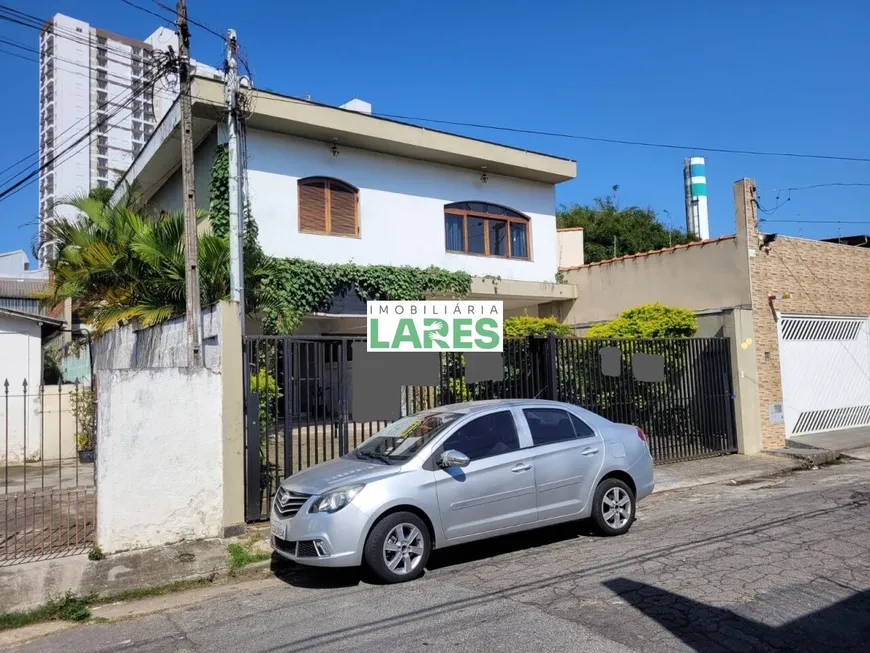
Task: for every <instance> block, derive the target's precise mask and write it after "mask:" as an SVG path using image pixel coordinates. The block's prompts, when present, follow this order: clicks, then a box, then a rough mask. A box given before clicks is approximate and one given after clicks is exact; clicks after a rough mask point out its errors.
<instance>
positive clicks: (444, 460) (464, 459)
mask: <svg viewBox="0 0 870 653" xmlns="http://www.w3.org/2000/svg"><path fill="white" fill-rule="evenodd" d="M470 462H471V459H470V458H469V457H468V456H466V455H465V454H464V453H462V452H460V451H456V449H450V450H448V451H445V452H444V453H442V454H441V456H440V457H439V458H438V466H439V467H441V468H443V469H447V468H448V467H468V464H469V463H470Z"/></svg>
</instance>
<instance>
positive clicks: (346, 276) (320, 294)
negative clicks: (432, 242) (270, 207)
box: [209, 145, 471, 334]
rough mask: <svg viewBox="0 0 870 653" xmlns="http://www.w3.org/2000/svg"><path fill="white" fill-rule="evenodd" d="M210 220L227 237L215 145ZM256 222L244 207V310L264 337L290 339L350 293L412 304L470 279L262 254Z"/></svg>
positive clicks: (224, 175)
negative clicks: (259, 321)
mask: <svg viewBox="0 0 870 653" xmlns="http://www.w3.org/2000/svg"><path fill="white" fill-rule="evenodd" d="M209 193H210V220H211V228H212V231H213V232H214V233H215V234H217V235H220V236H224V237H228V235H229V152H228V150H227V146H226V145H221V146H218V149H217V152H216V154H215V161H214V165H213V167H212V176H211V182H210V185H209ZM257 233H258V230H257V223H256V221H255V220H254V218H253V216H252V215H251V212H250V208H249V207H248V206H246V207H245V253H244V256H245V258H244V265H245V286H246V292H245V297H246V298H245V302H246V304H245V306H246V309H247V312H248V313H249V314H254V313H262V315H263V329H264V331H265V332H266V333H268V334H292V333H294V332H295V331H296V330H297V329H298V328H299V325H300V324H301V322H302V318H303V317H304V316H305V315H307V314H309V313H312V312H314V311H316V310H318V309H321V308H324V307H325V305H326V303H327V302H328V301H329V300H330V299H331V298H332V297H333V296H335V295H337V294H341V293H350V292H353V293H356V294H357V295H358V296H359V297H360V299H362V300H364V301H367V300H398V301H418V300H422V299H426V298H428V297H432V296H436V297H449V298H461V297H465V296H467V295H468V293H469V292H471V276H470V275H469V274H467V273H466V272H449V271H447V270H444V269H442V268H438V267H434V266H433V267H429V268H425V269H422V268H414V267H411V266H401V267H396V266H389V265H356V264H354V263H347V264H341V265H327V264H323V263H317V262H315V261H308V260H302V259H280V258H273V257H270V256H267V255H265V254H264V253H263V252H262V250H261V249H260V246H259V244H258V243H257V242H256V238H257Z"/></svg>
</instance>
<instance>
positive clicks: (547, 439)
mask: <svg viewBox="0 0 870 653" xmlns="http://www.w3.org/2000/svg"><path fill="white" fill-rule="evenodd" d="M523 415H525V416H526V422H527V423H528V425H529V430H530V431H531V432H532V442H533V443H534V444H535V446H541V445H543V444H553V443H554V442H565V441H566V440H573V439H575V438H576V437H577V434H576V433H575V432H574V427H573V426H572V424H571V417H570V416H569V415H568V412H567V411H564V410H558V409H556V408H526V409H525V410H523Z"/></svg>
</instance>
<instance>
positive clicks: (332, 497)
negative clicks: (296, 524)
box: [308, 484, 365, 513]
mask: <svg viewBox="0 0 870 653" xmlns="http://www.w3.org/2000/svg"><path fill="white" fill-rule="evenodd" d="M364 487H365V484H361V485H348V486H347V487H340V488H336V489H335V490H332V491H330V492H327V493H325V494H321V495H320V496H319V497H317V499H315V501H314V503H312V504H311V507H310V508H309V509H308V512H310V513H311V512H338V511H339V510H341V509H342V508H344V507H345V506H346V505H347V504H349V503H350V502H351V501H353V499H354V497H355V496H356V495H357V494H359V493H360V490H362V489H363V488H364Z"/></svg>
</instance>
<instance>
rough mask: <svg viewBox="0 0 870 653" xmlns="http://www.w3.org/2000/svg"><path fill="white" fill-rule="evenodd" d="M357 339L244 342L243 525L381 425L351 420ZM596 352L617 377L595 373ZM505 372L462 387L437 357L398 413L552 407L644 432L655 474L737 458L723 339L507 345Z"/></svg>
mask: <svg viewBox="0 0 870 653" xmlns="http://www.w3.org/2000/svg"><path fill="white" fill-rule="evenodd" d="M363 340H364V339H362V338H351V337H344V338H327V337H323V338H319V337H264V336H249V337H248V338H246V343H245V355H246V361H247V367H248V371H249V379H248V380H249V384H250V385H249V388H248V392H247V394H246V401H245V404H246V421H245V423H246V445H247V446H246V451H247V462H246V494H247V501H246V506H247V513H248V519H249V520H256V519H260V518H264V517H266V516H267V515H268V509H269V503H270V501H271V498H272V497H273V496H274V494H275V492H276V491H277V489H278V487H279V486H280V483H281V481H282V480H283V479H284V478H286V477H288V476H290V475H291V474H294V473H296V472H299V471H302V470H304V469H306V468H308V467H310V466H312V465H316V464H318V463H320V462H324V461H326V460H331V459H333V458H336V457H338V456H342V455H344V454H346V453H347V452H349V451H351V450H353V449H354V448H356V447H357V446H358V445H359V444H361V443H362V442H363V441H364V440H366V439H367V438H369V437H371V436H372V435H374V434H375V433H377V432H378V431H379V430H381V429H382V428H384V427H385V426H387V425H388V424H389V422H388V421H376V422H361V421H356V420H355V419H354V416H353V411H352V405H353V401H352V397H353V346H352V345H353V343H354V342H361V341H363ZM602 351H607V352H609V354H608V355H609V356H610V357H611V360H613V361H615V367H614V365H613V364H612V365H610V367H609V369H602V360H603V359H602ZM637 354H645V355H646V356H648V357H655V358H656V359H657V360H659V361H660V365H659V367H660V370H659V371H660V376H659V377H658V378H657V380H656V381H654V382H651V381H642V380H638V378H637V375H636V374H635V371H634V368H633V361H634V359H635V356H636V355H637ZM614 357H615V358H614ZM503 363H504V378H503V379H502V380H499V381H479V382H474V383H469V382H467V381H466V378H465V359H464V357H463V356H462V355H461V354H458V353H450V352H444V353H441V367H440V379H439V383H438V385H436V386H428V387H419V386H413V387H412V386H404V387H402V388H401V391H400V393H399V394H397V396H396V401H397V402H398V403H399V404H400V406H401V410H400V412H401V414H402V415H408V414H412V413H415V412H417V411H420V410H424V409H427V408H433V407H436V406H443V405H447V404H451V403H459V402H464V401H475V400H481V399H511V398H514V399H527V398H540V399H553V400H558V401H565V402H568V403H572V404H575V405H578V406H582V407H584V408H587V409H589V410H592V411H593V412H596V413H598V414H600V415H602V416H603V417H606V418H608V419H610V420H612V421H615V422H620V423H626V424H633V425H635V426H639V427H641V428H642V429H643V430H644V431H645V432H646V434H647V435H648V437H649V442H650V450H651V452H652V454H653V457H654V459H655V460H656V462H657V463H665V462H673V461H678V460H688V459H693V458H701V457H706V456H715V455H721V454H725V453H732V452H735V451H736V450H737V445H736V435H735V428H734V413H733V399H734V396H733V394H732V379H731V359H730V353H729V341H728V339H725V338H693V339H656V340H595V339H581V338H556V337H555V336H552V335H551V336H550V337H530V338H506V339H505V341H504V353H503Z"/></svg>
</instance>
